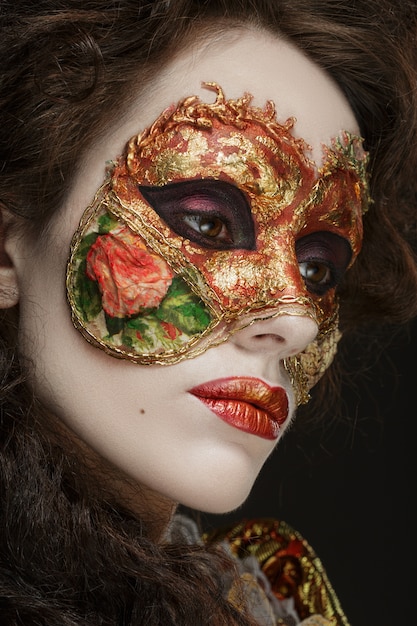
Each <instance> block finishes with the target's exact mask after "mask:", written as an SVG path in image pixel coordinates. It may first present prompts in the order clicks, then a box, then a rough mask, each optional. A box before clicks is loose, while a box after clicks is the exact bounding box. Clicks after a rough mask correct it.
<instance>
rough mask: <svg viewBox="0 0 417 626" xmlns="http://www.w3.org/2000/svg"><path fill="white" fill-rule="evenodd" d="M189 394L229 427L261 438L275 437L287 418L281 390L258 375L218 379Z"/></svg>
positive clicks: (285, 399) (283, 392) (197, 387)
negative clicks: (254, 376)
mask: <svg viewBox="0 0 417 626" xmlns="http://www.w3.org/2000/svg"><path fill="white" fill-rule="evenodd" d="M189 393H191V394H192V395H194V396H196V397H197V398H198V399H199V400H200V401H201V402H202V403H203V404H205V405H206V406H207V407H208V408H209V409H210V410H211V411H212V412H213V413H215V414H216V415H217V416H218V417H220V418H221V419H222V420H224V421H225V422H227V423H228V424H230V425H231V426H234V427H235V428H238V429H239V430H243V431H244V432H248V433H251V434H253V435H257V436H258V437H262V438H264V439H277V437H278V435H279V433H280V430H281V426H282V425H283V424H284V422H285V421H286V419H287V417H288V397H287V394H286V392H285V390H284V389H283V388H282V387H270V386H269V385H267V384H266V383H264V382H263V381H261V380H259V379H258V378H251V377H238V378H219V379H217V380H213V381H210V382H208V383H203V384H202V385H197V386H196V387H193V388H192V389H189Z"/></svg>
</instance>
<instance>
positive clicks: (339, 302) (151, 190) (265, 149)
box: [0, 0, 417, 625]
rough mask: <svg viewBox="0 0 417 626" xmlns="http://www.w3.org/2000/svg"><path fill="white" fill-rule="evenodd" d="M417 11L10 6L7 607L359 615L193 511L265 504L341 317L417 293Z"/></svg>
mask: <svg viewBox="0 0 417 626" xmlns="http://www.w3.org/2000/svg"><path fill="white" fill-rule="evenodd" d="M310 5H311V6H310ZM371 18H372V19H371ZM415 24H416V6H415V3H414V2H412V3H408V4H407V5H405V6H404V7H403V8H402V9H401V10H399V9H398V8H395V10H394V7H393V6H392V5H391V3H386V2H366V3H364V4H363V6H362V5H361V3H356V4H355V7H354V8H352V7H350V6H346V7H343V9H342V7H341V5H340V4H339V3H338V6H337V7H334V3H331V2H328V3H327V2H322V3H319V4H317V3H314V4H313V3H308V2H304V1H300V2H291V3H288V6H287V3H286V2H282V3H277V2H272V1H271V2H264V1H261V0H259V2H251V3H243V2H242V3H241V2H237V1H236V2H227V3H226V2H221V1H214V2H212V1H211V2H210V3H201V2H193V1H188V0H180V1H176V2H142V3H138V2H133V1H127V0H125V1H123V2H117V3H114V4H113V3H108V2H106V3H102V2H98V1H97V2H90V3H88V4H85V3H82V2H77V1H75V2H74V1H72V2H40V3H37V5H36V7H35V6H28V5H25V4H23V3H22V4H21V3H13V4H12V3H10V4H8V3H4V5H3V7H2V37H1V40H2V43H1V45H2V51H3V55H2V58H3V59H4V61H3V62H2V65H3V71H2V75H3V76H2V95H1V103H2V120H4V121H3V124H2V130H1V133H2V135H1V146H2V147H1V150H2V157H1V158H2V169H1V192H0V197H1V202H2V205H1V206H2V246H1V257H0V259H1V274H0V281H1V282H0V285H1V292H0V293H1V295H0V302H1V307H2V309H3V310H4V313H3V319H2V328H1V333H2V352H1V354H2V381H3V382H2V396H1V397H2V456H1V458H2V499H3V504H2V547H1V555H2V557H1V562H2V578H1V581H2V593H1V597H2V607H1V610H2V623H4V624H32V623H39V624H48V625H52V624H74V625H75V624H77V625H79V624H89V625H90V624H109V625H110V624H112V625H113V624H125V625H127V624H205V623H210V624H225V623H227V624H253V623H261V624H270V623H283V624H287V625H288V624H293V623H299V622H300V621H301V620H302V621H303V622H302V623H305V624H306V625H307V624H313V623H319V624H328V623H333V624H339V623H340V624H347V618H346V617H345V616H344V614H343V611H342V609H341V608H340V607H339V606H338V602H337V598H336V597H335V596H334V594H333V591H332V589H331V587H330V585H329V584H328V583H327V581H326V578H325V574H324V573H323V572H321V570H320V567H321V566H320V565H319V564H318V565H316V568H315V570H314V576H317V571H319V574H320V576H321V578H320V581H321V583H323V586H324V592H322V590H321V587H319V588H317V594H320V593H325V595H326V598H327V597H328V598H329V599H328V601H327V602H324V606H323V611H321V610H318V609H317V607H318V606H319V603H317V602H316V601H315V600H314V598H313V599H311V598H310V600H311V602H310V604H308V603H307V604H306V603H304V604H302V603H301V604H300V602H299V600H300V596H299V595H297V594H298V591H297V590H296V591H295V592H294V593H292V594H289V595H288V597H287V598H283V597H279V594H278V595H277V594H274V592H273V589H271V588H270V587H269V584H270V583H269V581H268V579H267V577H266V576H265V574H264V573H262V572H261V571H260V570H259V568H258V569H257V567H255V565H254V564H253V561H251V560H250V559H249V561H247V560H246V561H244V563H243V565H242V564H240V563H239V562H238V561H236V562H235V565H233V563H234V561H233V560H232V561H231V560H230V559H229V557H228V556H227V549H226V551H225V550H224V549H223V548H222V549H220V550H219V549H218V548H217V547H216V545H211V543H210V542H208V543H207V545H205V546H203V545H201V542H200V541H199V540H198V539H197V538H195V540H194V533H195V529H194V528H193V527H191V529H188V522H187V521H181V520H180V521H175V520H174V521H173V514H174V512H175V508H176V506H177V504H178V503H181V504H185V505H187V506H190V507H192V508H195V509H201V510H206V511H211V512H225V511H228V510H231V509H233V508H235V507H237V506H238V505H239V504H241V502H242V501H243V500H244V499H245V498H246V497H247V495H248V493H249V491H250V489H251V487H252V485H253V482H254V480H255V478H256V476H257V474H258V472H259V470H260V468H261V466H262V465H263V463H264V461H265V460H266V458H267V457H268V455H269V454H270V453H271V451H272V450H273V449H274V448H275V446H276V444H277V442H278V440H279V439H280V437H281V436H282V435H283V433H284V432H285V430H286V429H287V428H288V426H289V424H290V422H291V420H292V419H293V417H294V414H295V410H296V407H297V406H298V405H300V404H303V403H306V402H307V400H308V397H309V392H310V389H311V388H312V387H313V385H315V384H316V382H318V380H319V379H321V378H322V376H323V375H324V373H325V371H326V370H327V368H328V366H329V365H330V362H331V360H332V358H333V356H334V354H335V351H336V346H337V342H338V340H339V338H340V331H339V327H340V328H341V329H342V330H343V331H344V332H348V331H350V330H352V329H353V328H354V327H355V326H356V325H357V324H358V323H359V322H361V321H366V320H369V319H380V320H382V321H385V320H394V321H403V320H404V319H406V318H408V317H411V316H413V315H414V314H415V312H416V311H417V296H415V295H413V296H410V293H411V294H415V293H417V290H416V289H415V287H416V284H417V272H416V268H415V264H414V259H413V257H412V254H411V252H410V249H409V247H408V245H407V243H406V240H405V236H406V235H407V233H406V228H407V227H408V226H409V224H410V223H412V222H411V221H410V214H412V211H413V209H414V208H415V207H414V206H413V205H412V203H411V201H410V197H411V194H412V191H413V189H412V187H410V183H409V181H410V180H411V174H412V173H414V171H415V165H416V155H415V153H414V152H412V153H411V154H410V149H409V146H412V145H413V142H414V143H415V139H416V125H417V124H416V111H417V107H416V106H415V91H414V90H413V87H414V81H415V74H414V72H413V68H414V61H415V59H414V58H413V48H412V46H411V40H412V36H413V34H414V32H413V28H415ZM361 137H363V138H364V141H363V140H362V139H361ZM405 157H407V158H405ZM370 174H371V178H370ZM408 234H409V233H408ZM394 256H395V263H393V257H394ZM381 273H382V274H383V277H384V281H383V282H382V281H381ZM405 299H406V302H407V307H406V309H404V300H405ZM339 318H340V324H339V321H338V319H339ZM187 529H188V530H187ZM281 530H282V531H283V532H284V530H285V529H281V528H280V529H279V531H280V532H281ZM284 534H285V533H284ZM289 536H290V539H289V542H288V545H287V544H286V554H285V559H284V561H283V562H282V563H280V567H282V571H281V573H283V574H285V576H287V577H288V585H290V582H291V583H292V581H294V580H295V579H296V578H297V572H295V573H294V571H293V570H297V567H298V564H299V561H297V560H296V561H294V559H293V557H297V558H298V557H299V556H300V554H301V553H302V556H304V557H306V558H309V559H310V560H311V561H314V560H315V556H314V553H312V552H311V551H310V550H309V549H308V548H306V547H305V546H304V544H303V542H302V540H301V539H300V538H298V536H296V535H294V536H293V535H291V531H289ZM291 537H292V539H291ZM291 541H292V542H293V543H291ZM297 542H298V543H297ZM214 544H215V542H214ZM233 545H234V544H233V542H232V547H233ZM289 545H290V548H291V549H294V550H295V549H296V548H297V549H298V550H299V553H297V554H295V553H293V554H291V550H290V549H288V546H289ZM303 546H304V547H303ZM303 550H304V552H303ZM300 551H301V552H300ZM242 567H243V569H244V570H245V571H242ZM267 573H268V572H267ZM300 576H301V577H302V573H301V574H300ZM256 579H258V581H260V584H257V583H256ZM300 584H304V582H303V581H301V582H300ZM320 613H321V615H320Z"/></svg>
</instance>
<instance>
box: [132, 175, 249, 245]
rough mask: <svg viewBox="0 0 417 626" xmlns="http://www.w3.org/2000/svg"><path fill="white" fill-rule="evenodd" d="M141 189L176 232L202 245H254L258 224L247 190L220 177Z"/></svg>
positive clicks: (141, 187)
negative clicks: (246, 194)
mask: <svg viewBox="0 0 417 626" xmlns="http://www.w3.org/2000/svg"><path fill="white" fill-rule="evenodd" d="M139 191H140V192H141V194H142V195H143V197H144V198H145V200H147V202H148V203H149V204H150V205H151V206H152V208H153V209H154V211H156V213H158V215H159V217H161V218H162V219H163V220H164V222H165V223H166V224H168V226H169V227H170V228H171V229H172V230H173V231H175V233H176V234H177V235H180V236H181V237H184V238H185V239H189V240H190V241H192V242H193V243H196V244H198V245H199V246H201V247H202V248H208V249H212V250H231V249H239V248H241V249H245V250H253V249H254V248H255V228H254V224H253V220H252V212H251V208H250V205H249V202H248V200H247V198H246V196H245V194H244V193H243V192H242V191H241V190H240V189H239V188H238V187H236V186H235V185H232V184H230V183H227V182H225V181H221V180H211V179H199V180H188V181H183V182H179V183H171V184H168V185H164V186H163V187H148V186H144V185H140V186H139Z"/></svg>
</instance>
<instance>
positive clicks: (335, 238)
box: [295, 231, 352, 296]
mask: <svg viewBox="0 0 417 626" xmlns="http://www.w3.org/2000/svg"><path fill="white" fill-rule="evenodd" d="M295 250H296V254H297V259H298V267H299V268H300V274H301V276H302V277H303V279H304V282H305V284H306V287H307V289H308V290H309V291H310V292H311V293H313V294H315V295H319V296H322V295H324V294H325V293H326V292H327V291H329V289H332V288H333V287H337V285H338V284H339V283H340V282H341V280H342V278H343V276H344V274H345V272H346V270H347V268H348V266H349V263H350V260H351V258H352V249H351V247H350V245H349V243H348V241H347V240H346V239H345V238H344V237H340V236H339V235H336V234H335V233H331V232H328V231H320V232H316V233H311V234H309V235H306V236H305V237H302V238H301V239H299V240H298V241H297V242H296V245H295Z"/></svg>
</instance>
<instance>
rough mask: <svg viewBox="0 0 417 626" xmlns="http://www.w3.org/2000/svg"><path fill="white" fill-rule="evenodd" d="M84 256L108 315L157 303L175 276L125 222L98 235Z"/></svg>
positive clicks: (129, 313)
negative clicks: (106, 232)
mask: <svg viewBox="0 0 417 626" xmlns="http://www.w3.org/2000/svg"><path fill="white" fill-rule="evenodd" d="M86 260H87V267H86V273H87V276H88V278H90V279H91V280H95V281H97V283H98V286H99V289H100V292H101V299H102V305H103V309H104V311H105V313H106V314H107V315H110V316H111V317H128V316H133V315H137V314H138V313H141V312H142V311H143V310H144V309H151V308H154V307H157V306H159V304H160V303H161V301H162V299H163V298H164V297H165V296H166V294H167V291H168V287H169V286H170V285H171V282H172V278H173V276H174V274H173V272H172V271H171V270H170V268H169V267H168V265H167V263H166V262H165V261H164V260H163V259H162V258H161V257H159V256H157V255H156V254H152V253H150V252H149V251H148V250H147V249H146V246H145V244H144V243H143V241H142V239H141V238H140V237H138V236H137V235H135V234H134V233H133V232H132V231H130V230H129V229H128V228H126V227H124V226H122V227H120V228H117V229H115V230H113V231H112V232H110V233H109V234H107V235H101V236H99V237H97V239H96V241H95V242H94V244H93V245H92V246H91V248H90V250H89V252H88V254H87V259H86Z"/></svg>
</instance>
